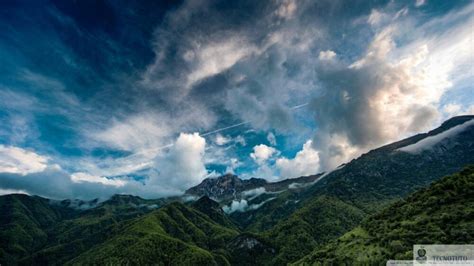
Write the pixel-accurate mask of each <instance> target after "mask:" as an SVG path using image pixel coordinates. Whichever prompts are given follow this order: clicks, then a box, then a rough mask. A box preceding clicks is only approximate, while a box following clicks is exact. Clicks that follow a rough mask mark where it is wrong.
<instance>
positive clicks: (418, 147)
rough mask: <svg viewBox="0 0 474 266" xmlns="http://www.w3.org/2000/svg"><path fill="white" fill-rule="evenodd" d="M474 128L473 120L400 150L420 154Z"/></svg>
mask: <svg viewBox="0 0 474 266" xmlns="http://www.w3.org/2000/svg"><path fill="white" fill-rule="evenodd" d="M472 126H474V119H471V120H469V121H466V122H464V123H463V124H461V125H457V126H455V127H452V128H450V129H448V130H446V131H444V132H442V133H439V134H437V135H434V136H430V137H427V138H424V139H422V140H420V141H418V142H416V143H415V144H411V145H408V146H405V147H402V148H399V149H398V150H400V151H404V152H409V153H420V152H422V151H424V150H427V149H431V148H432V147H433V146H435V145H436V144H438V143H439V142H441V141H443V140H446V139H449V138H452V137H454V136H456V135H457V134H459V133H461V132H463V131H464V130H466V129H467V128H468V127H472Z"/></svg>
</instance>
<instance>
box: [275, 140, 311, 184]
mask: <svg viewBox="0 0 474 266" xmlns="http://www.w3.org/2000/svg"><path fill="white" fill-rule="evenodd" d="M275 165H276V167H277V168H278V169H279V171H280V175H281V177H282V178H295V177H300V176H305V175H312V174H316V173H318V171H319V154H318V152H317V151H316V150H315V149H314V148H313V147H312V141H311V140H308V141H307V142H306V143H305V144H304V145H303V149H302V150H301V151H299V152H298V153H296V156H295V158H293V159H287V158H278V159H277V160H276V163H275Z"/></svg>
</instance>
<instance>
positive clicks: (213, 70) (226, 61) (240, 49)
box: [186, 38, 256, 87]
mask: <svg viewBox="0 0 474 266" xmlns="http://www.w3.org/2000/svg"><path fill="white" fill-rule="evenodd" d="M255 51H256V50H255V48H254V47H253V46H251V45H250V44H249V43H247V42H246V41H245V40H243V39H238V38H231V39H226V40H222V41H219V42H215V43H208V44H206V45H205V46H197V47H195V48H194V50H193V51H192V52H191V53H192V54H193V56H192V59H191V60H190V61H191V62H192V65H194V66H195V67H194V69H193V70H192V71H191V72H190V73H189V74H188V76H187V83H186V86H187V87H190V86H192V85H193V84H194V83H196V82H199V81H200V80H202V79H205V78H207V77H211V76H214V75H216V74H219V73H221V72H223V71H225V70H227V69H229V68H230V67H232V66H233V65H234V64H235V63H237V62H238V61H240V60H241V59H243V58H244V57H246V56H249V55H250V54H252V53H253V52H255Z"/></svg>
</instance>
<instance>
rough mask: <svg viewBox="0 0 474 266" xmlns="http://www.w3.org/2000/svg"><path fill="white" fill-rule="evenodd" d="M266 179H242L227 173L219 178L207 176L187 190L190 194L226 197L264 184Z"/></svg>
mask: <svg viewBox="0 0 474 266" xmlns="http://www.w3.org/2000/svg"><path fill="white" fill-rule="evenodd" d="M266 183H267V181H265V179H260V178H251V179H247V180H242V179H240V178H239V177H238V176H236V175H233V174H225V175H223V176H220V177H217V178H206V179H204V180H203V181H202V182H201V184H199V185H197V186H195V187H192V188H190V189H188V190H187V191H186V194H188V195H194V196H198V197H202V196H207V197H210V198H214V199H218V200H220V199H225V198H232V197H235V196H236V195H237V194H238V193H240V192H242V191H245V190H249V189H254V188H257V187H261V186H264V185H265V184H266Z"/></svg>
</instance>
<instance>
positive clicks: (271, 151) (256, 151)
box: [250, 144, 278, 164]
mask: <svg viewBox="0 0 474 266" xmlns="http://www.w3.org/2000/svg"><path fill="white" fill-rule="evenodd" d="M276 153H278V150H276V149H275V148H273V147H269V146H267V145H265V144H259V145H256V146H254V147H253V152H252V153H250V157H251V158H252V159H253V160H254V161H255V162H257V163H258V164H263V163H265V162H266V161H267V160H268V159H270V158H271V157H272V156H273V155H275V154H276Z"/></svg>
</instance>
